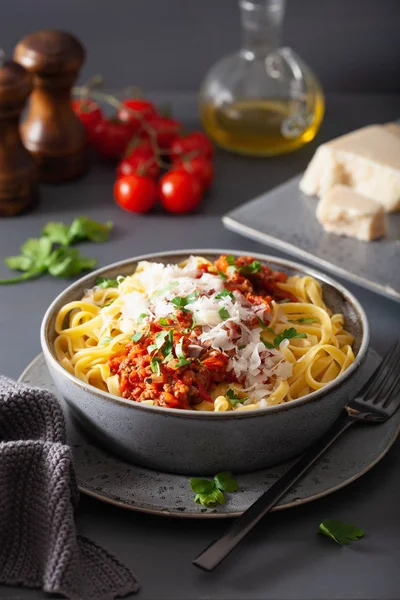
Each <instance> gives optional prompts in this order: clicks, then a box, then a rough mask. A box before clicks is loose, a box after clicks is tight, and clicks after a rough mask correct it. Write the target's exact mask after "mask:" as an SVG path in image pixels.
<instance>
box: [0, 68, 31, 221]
mask: <svg viewBox="0 0 400 600" xmlns="http://www.w3.org/2000/svg"><path fill="white" fill-rule="evenodd" d="M31 91H32V77H31V75H30V73H28V71H26V70H25V69H24V68H23V67H21V65H19V64H17V63H15V62H13V61H12V60H4V58H2V57H0V216H1V217H12V216H15V215H18V214H20V213H22V212H25V211H27V210H29V209H30V208H32V207H33V206H34V205H35V204H36V202H37V199H38V197H39V194H38V186H37V171H36V165H35V162H34V160H33V158H32V156H31V155H30V154H29V152H28V151H27V150H26V148H25V147H24V145H23V143H22V140H21V136H20V132H19V119H20V116H21V113H22V111H23V109H24V106H25V103H26V100H27V98H28V96H29V94H30V93H31Z"/></svg>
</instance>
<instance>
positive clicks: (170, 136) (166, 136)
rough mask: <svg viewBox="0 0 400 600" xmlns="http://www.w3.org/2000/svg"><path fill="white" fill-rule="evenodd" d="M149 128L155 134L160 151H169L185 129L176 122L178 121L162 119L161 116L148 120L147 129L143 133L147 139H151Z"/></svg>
mask: <svg viewBox="0 0 400 600" xmlns="http://www.w3.org/2000/svg"><path fill="white" fill-rule="evenodd" d="M147 127H150V128H151V129H152V131H153V132H154V136H155V140H156V143H157V146H158V147H159V148H160V150H168V149H169V147H170V146H171V144H172V143H173V142H174V140H175V139H176V138H177V136H178V135H179V133H180V132H181V131H182V128H183V127H182V124H181V123H179V121H176V119H172V118H171V117H161V116H159V115H156V116H153V117H150V118H149V119H147V120H146V129H145V131H143V136H144V137H145V139H148V138H149V137H150V134H149V132H148V130H147Z"/></svg>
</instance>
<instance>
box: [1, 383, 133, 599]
mask: <svg viewBox="0 0 400 600" xmlns="http://www.w3.org/2000/svg"><path fill="white" fill-rule="evenodd" d="M78 496H79V493H78V489H77V486H76V483H75V476H74V469H73V464H72V454H71V449H70V448H69V446H67V445H66V433H65V424H64V416H63V413H62V410H61V408H60V406H59V404H58V402H57V400H56V398H55V397H54V396H53V394H51V393H50V392H47V391H45V390H40V389H36V388H29V387H26V386H24V385H22V384H19V383H15V382H14V381H12V380H10V379H7V378H5V377H1V376H0V583H5V584H9V585H25V586H29V587H41V588H43V590H44V591H46V592H51V593H58V594H62V595H64V596H67V598H71V599H73V600H86V599H87V600H91V599H93V600H112V599H113V598H116V597H120V596H125V595H127V594H129V593H131V592H136V591H137V590H138V589H139V586H138V583H137V581H136V579H135V577H134V575H133V574H132V573H131V572H130V571H129V570H128V569H127V568H126V567H125V566H124V565H122V564H121V563H120V562H118V561H117V560H116V559H115V558H114V557H113V556H111V555H110V554H108V552H106V551H105V550H103V549H102V548H100V547H99V546H97V545H96V544H94V543H93V542H91V541H90V540H88V539H86V538H84V537H81V536H79V535H77V534H76V531H75V523H74V508H75V507H76V506H77V502H78Z"/></svg>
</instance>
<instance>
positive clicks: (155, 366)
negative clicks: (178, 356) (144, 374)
mask: <svg viewBox="0 0 400 600" xmlns="http://www.w3.org/2000/svg"><path fill="white" fill-rule="evenodd" d="M160 362H161V358H158V356H154V357H153V358H152V359H151V361H150V367H151V370H152V371H153V373H155V374H156V375H161V370H160Z"/></svg>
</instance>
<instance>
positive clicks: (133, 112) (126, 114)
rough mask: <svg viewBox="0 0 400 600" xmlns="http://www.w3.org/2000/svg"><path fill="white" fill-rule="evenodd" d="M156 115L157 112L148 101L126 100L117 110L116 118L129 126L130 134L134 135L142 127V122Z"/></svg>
mask: <svg viewBox="0 0 400 600" xmlns="http://www.w3.org/2000/svg"><path fill="white" fill-rule="evenodd" d="M156 115H157V110H156V108H155V106H154V104H152V102H149V101H148V100H139V99H137V98H128V100H124V102H122V105H121V107H120V109H119V110H118V118H119V120H120V121H122V122H123V123H127V124H129V126H130V128H131V132H132V133H136V132H137V131H139V130H140V128H141V127H142V122H143V121H144V120H147V119H148V118H149V117H153V116H156Z"/></svg>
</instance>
